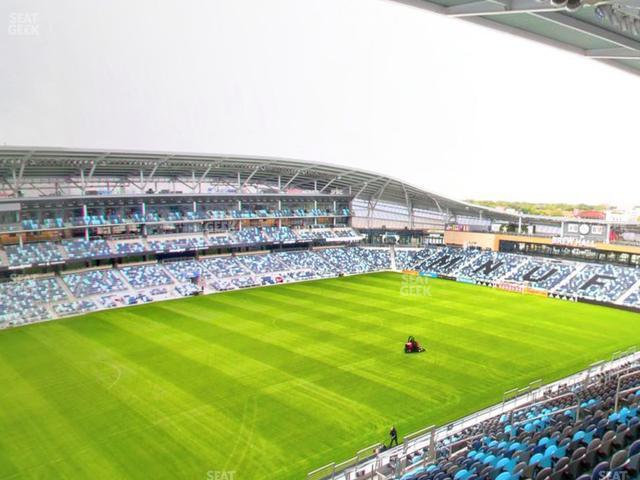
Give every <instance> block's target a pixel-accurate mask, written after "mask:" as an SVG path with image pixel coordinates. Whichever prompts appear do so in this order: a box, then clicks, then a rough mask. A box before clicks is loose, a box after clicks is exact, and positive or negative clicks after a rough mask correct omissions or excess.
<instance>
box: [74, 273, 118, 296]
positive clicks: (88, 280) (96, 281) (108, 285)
mask: <svg viewBox="0 0 640 480" xmlns="http://www.w3.org/2000/svg"><path fill="white" fill-rule="evenodd" d="M62 279H63V280H64V282H65V283H66V284H67V286H68V287H69V290H71V292H72V293H73V295H74V296H75V297H76V298H82V297H89V296H91V295H98V294H106V293H115V292H121V291H123V290H126V289H127V286H126V284H125V283H124V280H123V279H122V277H121V276H120V275H119V274H118V273H117V272H116V271H114V270H93V271H89V272H80V273H70V274H68V275H63V277H62Z"/></svg>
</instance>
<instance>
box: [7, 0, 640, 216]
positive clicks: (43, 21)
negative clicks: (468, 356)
mask: <svg viewBox="0 0 640 480" xmlns="http://www.w3.org/2000/svg"><path fill="white" fill-rule="evenodd" d="M22 13H29V14H31V13H35V14H37V16H36V17H35V18H36V22H37V33H38V35H34V36H15V35H9V29H10V27H11V25H12V24H14V23H15V21H16V16H15V14H22ZM0 19H2V21H4V22H5V26H4V29H5V34H3V35H0V59H1V62H2V68H1V69H0V144H5V145H28V146H58V147H87V148H105V149H144V150H170V151H181V152H206V153H230V154H247V155H251V154H256V155H269V156H279V157H291V158H298V159H305V160H314V161H325V162H329V163H335V164H341V165H346V166H352V167H362V168H366V169H369V170H374V171H379V172H381V173H386V174H391V175H394V176H396V177H399V178H401V179H404V180H406V181H409V182H411V183H413V184H415V185H418V186H421V187H424V188H426V189H431V190H433V191H436V192H439V193H443V194H448V195H450V196H452V197H454V198H459V199H464V198H486V199H510V200H532V201H576V202H577V201H585V202H606V203H613V204H621V205H628V204H640V198H638V197H639V195H638V188H637V185H638V180H639V178H640V166H639V165H640V163H639V162H638V158H637V153H636V148H637V145H636V142H635V141H634V140H636V139H637V138H638V112H640V96H639V95H638V92H639V91H640V89H639V88H638V87H639V86H640V77H636V76H633V75H630V74H628V73H625V72H622V71H618V70H617V69H614V68H611V67H608V66H606V65H601V64H599V63H597V62H594V61H589V60H587V59H584V58H581V57H579V56H577V55H572V54H570V53H566V52H563V51H560V50H556V49H554V48H551V47H547V46H544V45H539V44H536V43H533V42H530V41H527V40H523V39H520V38H517V37H513V36H510V35H507V34H504V33H500V32H496V31H493V30H491V29H487V28H483V27H479V26H475V25H472V24H469V23H467V22H463V21H460V20H455V19H450V18H445V17H443V16H439V15H436V14H432V13H429V12H426V11H422V10H417V9H412V8H410V7H407V6H404V5H401V4H396V3H393V2H391V1H389V0H135V1H132V0H75V1H72V0H56V1H51V0H39V1H38V0H20V1H16V0H3V1H2V2H1V3H0Z"/></svg>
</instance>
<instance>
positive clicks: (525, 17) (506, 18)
mask: <svg viewBox="0 0 640 480" xmlns="http://www.w3.org/2000/svg"><path fill="white" fill-rule="evenodd" d="M393 1H395V2H399V3H403V4H406V5H411V6H414V7H419V8H423V9H426V10H429V11H432V12H437V13H441V14H443V15H447V16H451V17H458V18H461V19H464V20H467V21H470V22H473V23H476V24H480V25H485V26H489V27H492V28H495V29H498V30H501V31H505V32H509V33H512V34H515V35H518V36H521V37H525V38H528V39H532V40H537V41H539V42H542V43H545V44H548V45H553V46H555V47H558V48H561V49H563V50H567V51H570V52H574V53H577V54H579V55H583V56H586V57H590V58H593V59H597V60H598V61H601V62H604V63H607V64H609V65H613V66H615V67H618V68H621V69H624V70H626V71H628V72H631V73H634V74H636V75H638V74H640V0H604V1H603V0H393Z"/></svg>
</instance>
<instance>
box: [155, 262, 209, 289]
mask: <svg viewBox="0 0 640 480" xmlns="http://www.w3.org/2000/svg"><path fill="white" fill-rule="evenodd" d="M164 267H165V268H166V269H167V270H168V271H169V272H170V273H171V275H173V276H174V277H175V278H176V280H178V281H179V282H181V283H187V282H192V281H193V280H197V279H200V278H201V279H203V280H208V279H210V278H212V277H213V275H212V274H211V272H210V271H209V270H208V269H207V267H206V266H205V265H204V264H203V263H202V262H198V261H196V260H186V261H180V262H168V263H165V264H164Z"/></svg>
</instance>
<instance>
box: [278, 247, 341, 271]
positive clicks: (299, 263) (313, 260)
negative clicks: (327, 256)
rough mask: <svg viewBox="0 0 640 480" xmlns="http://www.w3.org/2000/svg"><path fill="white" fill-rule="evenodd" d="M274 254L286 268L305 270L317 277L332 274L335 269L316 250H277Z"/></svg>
mask: <svg viewBox="0 0 640 480" xmlns="http://www.w3.org/2000/svg"><path fill="white" fill-rule="evenodd" d="M275 256H276V257H277V258H278V260H280V262H281V263H283V264H284V265H286V266H287V269H288V270H307V271H309V272H311V273H312V274H314V276H317V277H328V276H334V275H335V272H336V269H335V267H334V266H333V265H331V264H330V263H327V262H326V261H325V260H324V258H323V257H322V256H321V255H319V254H318V253H316V252H312V251H301V252H279V253H276V254H275Z"/></svg>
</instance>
